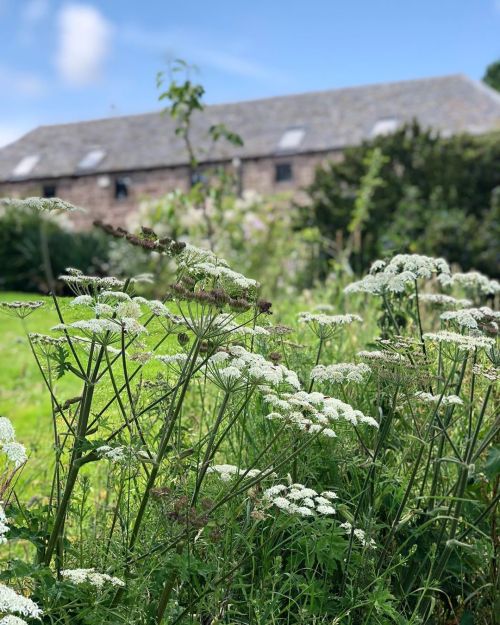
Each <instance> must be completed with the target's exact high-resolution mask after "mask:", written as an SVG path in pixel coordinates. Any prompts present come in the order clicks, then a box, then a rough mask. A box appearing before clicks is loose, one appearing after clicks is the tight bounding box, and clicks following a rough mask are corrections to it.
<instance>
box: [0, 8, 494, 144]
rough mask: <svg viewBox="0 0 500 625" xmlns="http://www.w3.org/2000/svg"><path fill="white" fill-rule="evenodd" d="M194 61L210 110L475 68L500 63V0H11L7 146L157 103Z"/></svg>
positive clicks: (3, 56) (2, 127)
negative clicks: (161, 74)
mask: <svg viewBox="0 0 500 625" xmlns="http://www.w3.org/2000/svg"><path fill="white" fill-rule="evenodd" d="M179 57H181V58H184V59H186V60H187V61H189V62H191V63H194V64H196V65H197V66H198V68H199V79H200V81H202V82H203V84H204V86H205V88H206V101H207V102H223V101H234V100H242V99H250V98H259V97H266V96H271V95H278V94H285V93H294V92H300V91H308V90H319V89H329V88H335V87H343V86H348V85H358V84H365V83H372V82H382V81H392V80H402V79H408V78H418V77H423V76H432V75H441V74H448V73H456V72H463V73H466V74H468V75H469V76H471V77H474V78H481V76H482V75H483V73H484V69H485V67H486V65H487V64H488V63H490V62H492V61H493V60H495V59H497V58H500V0H300V1H299V0H246V1H245V0H232V1H230V0H181V1H176V0H74V1H73V0H0V93H1V98H0V144H5V143H6V142H8V141H10V140H13V139H15V138H16V137H18V136H19V135H20V134H22V133H24V132H26V131H28V130H30V129H31V128H33V127H34V126H37V125H40V124H49V123H58V122H64V121H74V120H80V119H90V118H95V117H105V116H109V115H121V114H128V113H140V112H144V111H150V110H154V109H155V108H157V107H158V103H157V91H156V87H155V76H156V72H157V71H158V70H161V69H165V67H166V64H167V62H168V60H169V59H170V60H171V59H173V58H179Z"/></svg>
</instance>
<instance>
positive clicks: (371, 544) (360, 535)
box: [340, 521, 377, 549]
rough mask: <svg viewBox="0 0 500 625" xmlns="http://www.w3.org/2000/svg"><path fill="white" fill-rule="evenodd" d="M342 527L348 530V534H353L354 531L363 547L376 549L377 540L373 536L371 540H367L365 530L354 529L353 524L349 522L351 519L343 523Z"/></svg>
mask: <svg viewBox="0 0 500 625" xmlns="http://www.w3.org/2000/svg"><path fill="white" fill-rule="evenodd" d="M340 527H341V528H342V529H344V530H345V531H346V534H351V532H352V533H353V536H354V537H355V538H357V539H358V540H359V542H360V543H361V544H362V545H363V547H369V548H370V549H376V547H377V545H376V543H375V541H374V540H373V538H372V539H370V540H367V539H366V535H365V532H364V531H363V530H362V529H359V528H357V529H354V530H353V529H352V525H351V524H350V523H349V521H346V522H345V523H341V524H340Z"/></svg>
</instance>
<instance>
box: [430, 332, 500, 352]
mask: <svg viewBox="0 0 500 625" xmlns="http://www.w3.org/2000/svg"><path fill="white" fill-rule="evenodd" d="M423 338H424V340H427V341H435V342H437V343H446V344H450V345H455V346H456V347H457V348H458V349H460V350H462V351H468V352H472V351H474V350H475V349H489V348H490V347H493V346H494V345H495V340H494V339H491V338H489V337H487V336H472V335H467V336H465V335H463V334H458V333H456V332H448V331H446V330H441V331H440V332H427V333H426V334H424V335H423Z"/></svg>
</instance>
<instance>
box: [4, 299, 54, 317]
mask: <svg viewBox="0 0 500 625" xmlns="http://www.w3.org/2000/svg"><path fill="white" fill-rule="evenodd" d="M42 306H45V302H19V301H14V302H0V310H1V311H3V312H5V313H6V314H10V315H12V316H15V317H19V318H20V319H25V318H26V317H27V316H28V315H31V313H32V312H34V311H35V310H37V309H38V308H41V307H42Z"/></svg>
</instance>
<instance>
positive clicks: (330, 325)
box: [299, 312, 363, 339]
mask: <svg viewBox="0 0 500 625" xmlns="http://www.w3.org/2000/svg"><path fill="white" fill-rule="evenodd" d="M354 321H359V322H361V321H363V319H362V318H361V317H360V316H359V315H351V314H347V315H325V314H324V313H310V312H301V313H299V323H307V325H308V326H309V327H310V328H311V330H312V331H313V332H314V333H315V334H316V336H317V337H318V338H321V339H326V338H330V337H332V336H333V334H334V333H335V332H336V330H337V329H338V328H339V327H341V326H345V325H349V324H351V323H353V322H354Z"/></svg>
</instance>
